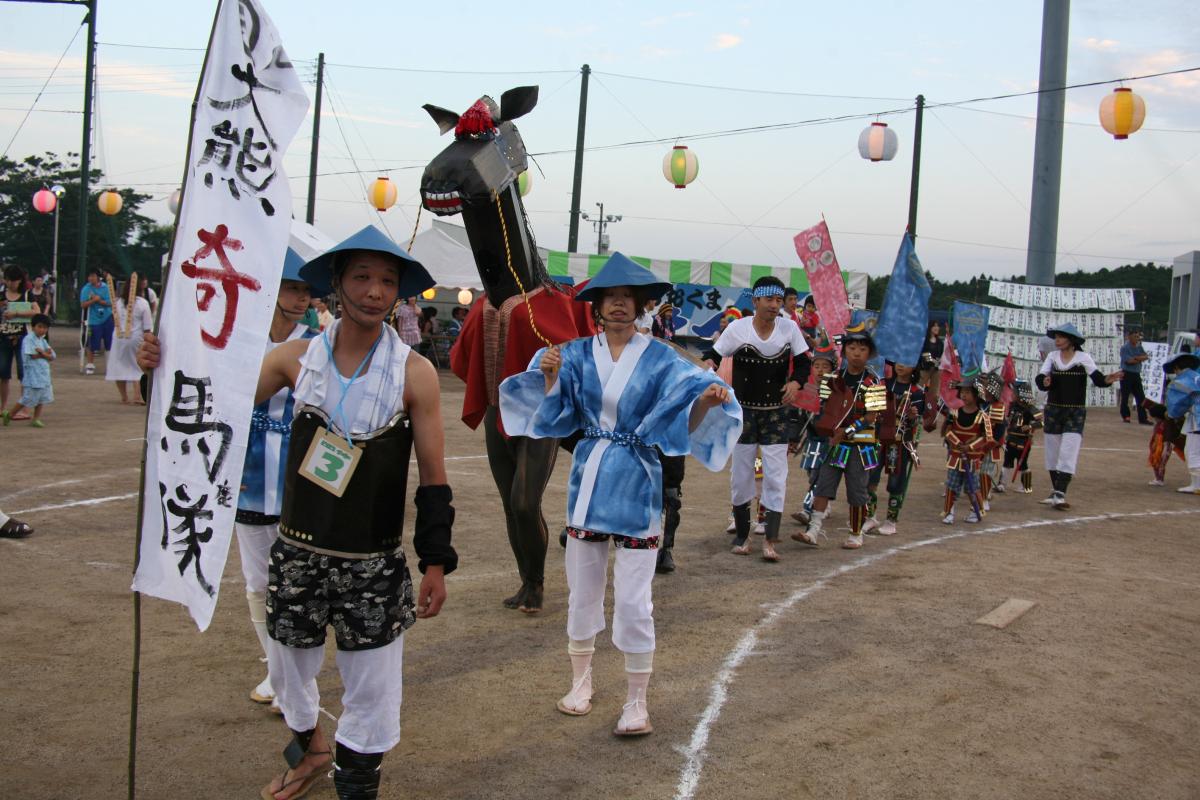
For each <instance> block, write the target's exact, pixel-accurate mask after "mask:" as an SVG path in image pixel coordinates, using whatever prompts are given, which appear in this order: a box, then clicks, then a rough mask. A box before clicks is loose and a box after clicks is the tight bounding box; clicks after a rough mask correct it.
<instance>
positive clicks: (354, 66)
mask: <svg viewBox="0 0 1200 800" xmlns="http://www.w3.org/2000/svg"><path fill="white" fill-rule="evenodd" d="M325 66H327V67H345V68H347V69H366V70H375V71H380V72H415V73H418V74H424V75H565V74H566V73H568V72H578V71H579V70H576V69H526V70H520V69H501V70H479V69H418V68H416V67H388V66H378V65H373V64H341V63H338V62H336V61H326V62H325Z"/></svg>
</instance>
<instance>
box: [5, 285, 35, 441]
mask: <svg viewBox="0 0 1200 800" xmlns="http://www.w3.org/2000/svg"><path fill="white" fill-rule="evenodd" d="M41 311H42V310H41V308H40V307H39V306H38V304H37V303H36V302H35V301H34V299H33V295H32V294H31V293H30V291H29V290H28V289H27V288H25V270H23V269H21V268H20V267H18V266H9V267H5V268H4V291H3V292H2V293H0V410H2V409H4V408H7V407H8V382H9V381H10V380H11V379H12V365H13V362H14V361H15V362H16V363H17V380H19V381H21V382H22V383H23V382H24V381H25V365H24V364H22V363H21V341H22V340H23V339H24V338H25V326H26V325H28V324H29V321H30V320H31V319H32V318H33V316H34V315H35V314H40V313H41ZM17 419H28V417H25V416H21V417H17Z"/></svg>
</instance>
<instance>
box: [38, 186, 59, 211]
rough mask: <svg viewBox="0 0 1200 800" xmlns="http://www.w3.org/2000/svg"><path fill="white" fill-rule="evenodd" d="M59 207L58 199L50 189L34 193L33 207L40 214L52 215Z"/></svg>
mask: <svg viewBox="0 0 1200 800" xmlns="http://www.w3.org/2000/svg"><path fill="white" fill-rule="evenodd" d="M57 206H58V198H57V197H55V196H54V192H52V191H50V190H49V189H38V190H37V191H36V192H34V193H33V207H34V209H35V210H36V211H37V212H38V213H39V214H51V213H53V212H54V209H55V208H56V207H57Z"/></svg>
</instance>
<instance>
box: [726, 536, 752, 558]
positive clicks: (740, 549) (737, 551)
mask: <svg viewBox="0 0 1200 800" xmlns="http://www.w3.org/2000/svg"><path fill="white" fill-rule="evenodd" d="M729 552H731V553H733V554H734V555H735V556H748V555H750V540H749V539H747V540H746V543H745V544H735V545H734V546H733V549H732V550H730V551H729Z"/></svg>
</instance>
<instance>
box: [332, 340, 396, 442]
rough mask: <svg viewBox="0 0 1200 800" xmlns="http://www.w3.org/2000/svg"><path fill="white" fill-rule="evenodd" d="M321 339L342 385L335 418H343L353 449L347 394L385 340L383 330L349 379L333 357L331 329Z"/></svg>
mask: <svg viewBox="0 0 1200 800" xmlns="http://www.w3.org/2000/svg"><path fill="white" fill-rule="evenodd" d="M321 339H322V340H323V341H324V342H325V351H326V352H327V353H329V362H330V364H331V365H332V366H333V374H334V375H335V376H336V377H337V380H338V384H340V385H341V387H342V396H341V397H340V398H338V404H337V407H336V408H335V409H334V410H333V416H334V418H335V419H336V418H339V417H340V418H341V421H342V434H343V435H344V436H345V437H346V445H347V446H348V447H349V448H350V449H351V450H353V449H354V442H352V441H350V424H349V423H348V422H347V421H346V409H345V407H344V405H345V402H346V395H348V394H349V393H350V387H351V386H352V385H353V384H354V382H355V381H356V380H358V376H359V375H360V374H361V373H362V371H363V368H364V367H366V366H367V362H368V361H370V360H371V356H373V355H375V350H376V348H378V347H379V343H380V342H381V341H383V331H382V330H380V331H379V336H377V337H375V344H373V345H371V349H370V350H368V351H367V354H366V355H365V356H363V360H362V361H360V362H359V363H358V368H357V369H356V370H354V374H353V375H351V376H350V379H349V380H347V379H345V378H343V377H342V373H340V372H338V368H337V361H336V360H335V359H334V357H333V345H332V344H330V342H329V331H325V333H323V334H321Z"/></svg>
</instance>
